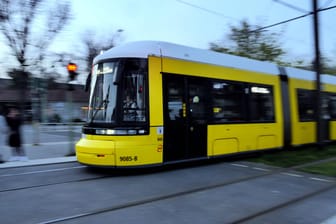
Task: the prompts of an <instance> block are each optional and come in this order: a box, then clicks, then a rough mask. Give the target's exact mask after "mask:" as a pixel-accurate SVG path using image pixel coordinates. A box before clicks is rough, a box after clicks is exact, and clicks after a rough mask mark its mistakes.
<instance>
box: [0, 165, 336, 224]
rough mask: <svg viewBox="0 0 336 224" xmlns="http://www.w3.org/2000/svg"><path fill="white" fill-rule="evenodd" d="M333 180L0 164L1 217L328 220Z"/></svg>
mask: <svg viewBox="0 0 336 224" xmlns="http://www.w3.org/2000/svg"><path fill="white" fill-rule="evenodd" d="M335 201H336V188H335V179H332V178H325V177H320V176H313V175H311V174H306V173H299V172H292V171H286V170H277V169H276V168H272V167H266V166H261V165H257V164H253V163H246V162H241V161H226V162H225V161H222V162H218V163H210V164H205V165H201V164H198V165H197V166H183V167H181V166H180V167H168V168H165V169H160V170H155V169H150V170H132V171H127V170H119V171H116V170H100V169H98V170H97V169H89V168H87V167H85V166H82V165H80V164H78V163H76V162H71V163H64V164H53V165H40V166H28V167H17V168H4V169H0V214H1V223H4V224H10V223H15V224H17V223H81V224H82V223H193V224H196V223H258V224H259V223H272V224H273V223H281V224H283V223H302V224H303V223H304V224H309V223H314V224H316V223H328V222H329V223H330V222H332V221H334V220H335V218H334V217H335V214H336V203H335Z"/></svg>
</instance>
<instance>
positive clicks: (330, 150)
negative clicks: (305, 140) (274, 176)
mask: <svg viewBox="0 0 336 224" xmlns="http://www.w3.org/2000/svg"><path fill="white" fill-rule="evenodd" d="M332 157H336V145H328V146H324V147H323V148H322V149H319V148H318V147H315V146H310V147H298V148H292V149H288V150H280V151H273V152H264V153H261V154H259V155H258V156H255V157H253V158H249V159H247V160H248V161H250V162H256V163H263V164H266V165H270V166H277V167H285V168H286V167H291V166H297V165H302V164H305V163H310V162H314V161H318V160H323V159H328V158H332ZM299 170H301V171H304V172H309V173H315V174H321V175H326V176H333V177H335V176H336V162H335V161H333V162H326V163H323V164H319V165H313V166H309V167H306V168H301V169H299Z"/></svg>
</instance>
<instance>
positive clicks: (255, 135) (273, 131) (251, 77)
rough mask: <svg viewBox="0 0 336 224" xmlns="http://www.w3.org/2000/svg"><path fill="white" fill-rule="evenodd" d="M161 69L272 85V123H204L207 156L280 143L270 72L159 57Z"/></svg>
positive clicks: (277, 89)
mask: <svg viewBox="0 0 336 224" xmlns="http://www.w3.org/2000/svg"><path fill="white" fill-rule="evenodd" d="M162 64H163V71H164V72H167V73H175V74H185V75H188V74H192V75H195V76H199V77H208V78H215V79H224V80H234V81H242V82H250V83H258V82H259V83H260V81H262V83H261V84H268V85H272V86H273V89H274V107H275V116H276V118H275V120H276V122H275V123H260V124H216V125H209V126H208V156H216V155H224V154H230V153H236V152H242V151H249V150H261V149H270V148H279V147H282V146H283V132H282V127H283V117H282V106H281V94H280V83H279V78H278V77H277V76H274V75H268V74H262V73H257V72H251V71H245V70H239V69H234V68H227V67H221V66H215V65H210V64H201V63H197V62H190V61H183V60H176V59H171V58H163V62H162Z"/></svg>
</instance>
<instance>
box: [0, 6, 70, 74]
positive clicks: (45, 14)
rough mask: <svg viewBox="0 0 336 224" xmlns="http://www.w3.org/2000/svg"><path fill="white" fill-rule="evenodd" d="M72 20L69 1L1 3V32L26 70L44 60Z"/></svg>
mask: <svg viewBox="0 0 336 224" xmlns="http://www.w3.org/2000/svg"><path fill="white" fill-rule="evenodd" d="M69 18H70V5H69V3H68V2H61V1H57V2H56V3H55V2H54V3H52V2H50V1H47V2H46V1H45V0H0V32H1V33H2V34H3V36H4V37H5V41H6V42H7V44H8V47H9V48H10V50H11V51H12V53H13V55H14V57H15V59H16V60H17V62H18V63H19V66H20V69H21V70H22V71H26V69H27V68H28V67H30V66H37V65H38V64H39V62H40V61H41V60H43V59H44V57H45V53H46V51H47V48H48V46H49V45H50V44H51V43H52V40H53V39H54V38H55V37H56V35H57V34H58V33H59V32H60V31H61V30H62V29H63V28H64V26H65V25H66V24H67V22H68V20H69Z"/></svg>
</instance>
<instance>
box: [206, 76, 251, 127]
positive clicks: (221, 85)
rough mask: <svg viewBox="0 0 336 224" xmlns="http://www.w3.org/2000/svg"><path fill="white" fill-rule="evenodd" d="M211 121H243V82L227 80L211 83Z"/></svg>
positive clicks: (244, 117)
mask: <svg viewBox="0 0 336 224" xmlns="http://www.w3.org/2000/svg"><path fill="white" fill-rule="evenodd" d="M211 96H212V99H213V103H212V113H213V116H212V118H213V122H215V123H226V122H244V121H246V116H245V114H244V105H245V104H244V102H245V88H244V84H242V83H236V82H227V81H215V82H213V83H212V90H211Z"/></svg>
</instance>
